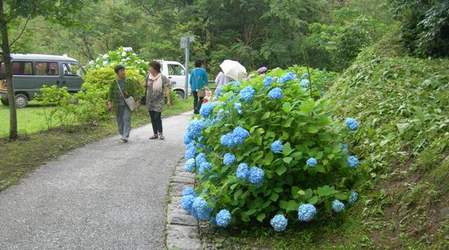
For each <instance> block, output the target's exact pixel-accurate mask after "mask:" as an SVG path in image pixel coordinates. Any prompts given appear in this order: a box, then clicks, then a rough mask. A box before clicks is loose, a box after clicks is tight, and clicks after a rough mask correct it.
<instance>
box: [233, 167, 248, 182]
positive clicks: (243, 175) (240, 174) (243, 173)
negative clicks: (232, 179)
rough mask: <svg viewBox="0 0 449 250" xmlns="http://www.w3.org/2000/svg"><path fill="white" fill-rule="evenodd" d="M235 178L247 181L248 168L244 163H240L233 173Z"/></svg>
mask: <svg viewBox="0 0 449 250" xmlns="http://www.w3.org/2000/svg"><path fill="white" fill-rule="evenodd" d="M235 176H237V178H239V179H241V180H246V179H248V176H249V167H248V164H246V163H240V164H239V166H238V167H237V171H236V172H235Z"/></svg>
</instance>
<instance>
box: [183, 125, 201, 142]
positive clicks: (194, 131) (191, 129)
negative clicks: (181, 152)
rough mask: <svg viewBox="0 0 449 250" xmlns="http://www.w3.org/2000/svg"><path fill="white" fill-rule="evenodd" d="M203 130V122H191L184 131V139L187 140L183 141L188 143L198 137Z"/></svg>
mask: <svg viewBox="0 0 449 250" xmlns="http://www.w3.org/2000/svg"><path fill="white" fill-rule="evenodd" d="M203 128H204V121H202V120H193V121H191V122H190V124H189V126H187V129H186V137H187V139H188V140H186V139H185V140H184V141H189V140H193V139H196V138H198V137H200V136H201V132H202V131H203Z"/></svg>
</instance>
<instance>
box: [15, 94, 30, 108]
mask: <svg viewBox="0 0 449 250" xmlns="http://www.w3.org/2000/svg"><path fill="white" fill-rule="evenodd" d="M27 105H28V97H27V96H26V95H24V94H17V95H16V107H17V108H19V109H21V108H25V107H26V106H27Z"/></svg>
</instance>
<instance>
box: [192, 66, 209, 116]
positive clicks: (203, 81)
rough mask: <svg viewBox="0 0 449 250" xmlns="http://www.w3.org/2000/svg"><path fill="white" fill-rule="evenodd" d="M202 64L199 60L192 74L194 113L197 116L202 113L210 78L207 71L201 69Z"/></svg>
mask: <svg viewBox="0 0 449 250" xmlns="http://www.w3.org/2000/svg"><path fill="white" fill-rule="evenodd" d="M202 64H203V63H202V62H201V61H200V60H197V61H196V62H195V68H194V69H193V70H192V72H191V73H190V79H189V83H190V87H191V88H192V95H193V112H194V113H195V114H199V113H200V109H201V104H202V103H203V99H204V97H205V96H206V92H205V89H204V88H205V86H206V85H207V82H208V76H207V72H206V70H205V69H204V68H203V67H201V66H202Z"/></svg>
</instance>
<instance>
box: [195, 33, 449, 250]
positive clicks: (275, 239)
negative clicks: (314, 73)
mask: <svg viewBox="0 0 449 250" xmlns="http://www.w3.org/2000/svg"><path fill="white" fill-rule="evenodd" d="M394 32H395V31H393V32H392V33H394ZM392 38H394V39H392ZM384 46H387V47H384ZM400 48H401V46H400V41H398V40H397V39H396V38H395V36H394V35H388V36H387V37H386V38H385V39H383V40H382V41H381V42H380V43H379V44H377V45H376V46H373V47H371V48H369V49H367V50H365V51H364V52H363V53H362V54H361V55H360V56H359V57H358V59H357V60H356V62H355V63H354V64H353V65H352V66H351V67H350V68H349V69H348V70H347V71H345V73H344V74H343V75H342V76H341V77H340V78H339V79H338V81H337V82H336V84H335V85H333V86H332V87H331V88H330V90H329V91H328V92H327V94H326V96H325V98H326V99H328V100H329V101H332V102H333V103H334V105H332V106H333V107H334V112H335V114H336V115H337V117H340V118H343V117H347V116H353V117H356V118H357V119H359V120H360V122H361V124H363V126H361V129H360V131H359V133H358V134H357V136H356V137H355V139H354V140H353V141H352V143H353V144H354V145H355V147H354V148H353V150H354V152H355V153H356V154H357V155H360V158H361V160H362V161H363V162H364V164H366V165H365V166H366V167H367V171H368V172H367V176H366V177H365V178H364V179H363V182H360V183H359V188H361V189H362V190H364V191H363V192H362V193H361V195H360V198H361V200H360V202H359V203H357V204H356V205H355V207H354V208H353V209H351V210H350V211H348V212H346V213H345V214H344V215H342V216H341V217H340V218H339V219H340V220H337V221H335V222H331V223H329V222H326V225H323V224H321V223H315V224H312V225H308V226H305V227H304V226H301V227H296V228H291V229H290V230H287V232H286V235H285V236H284V235H283V236H281V235H278V234H275V233H271V232H267V229H251V230H243V231H240V230H239V231H232V230H231V231H227V232H223V231H210V229H203V230H202V232H203V233H202V234H203V240H204V242H205V243H206V244H209V245H210V246H213V247H216V248H224V249H252V248H274V249H289V248H305V249H331V248H332V249H362V248H368V249H447V248H448V247H449V238H448V237H447V235H448V234H449V227H448V226H447V225H448V223H449V210H448V204H449V200H448V198H447V197H448V194H449V185H448V184H447V179H448V178H449V120H448V117H447V114H448V113H449V108H448V107H449V106H448V104H449V103H448V101H449V96H448V94H449V91H448V90H449V89H448V88H449V74H448V71H447V65H448V63H449V61H448V60H442V59H440V60H429V59H417V58H412V57H408V56H403V52H401V51H400V50H399V51H397V49H400ZM398 55H401V56H398ZM237 246H238V247H237Z"/></svg>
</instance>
